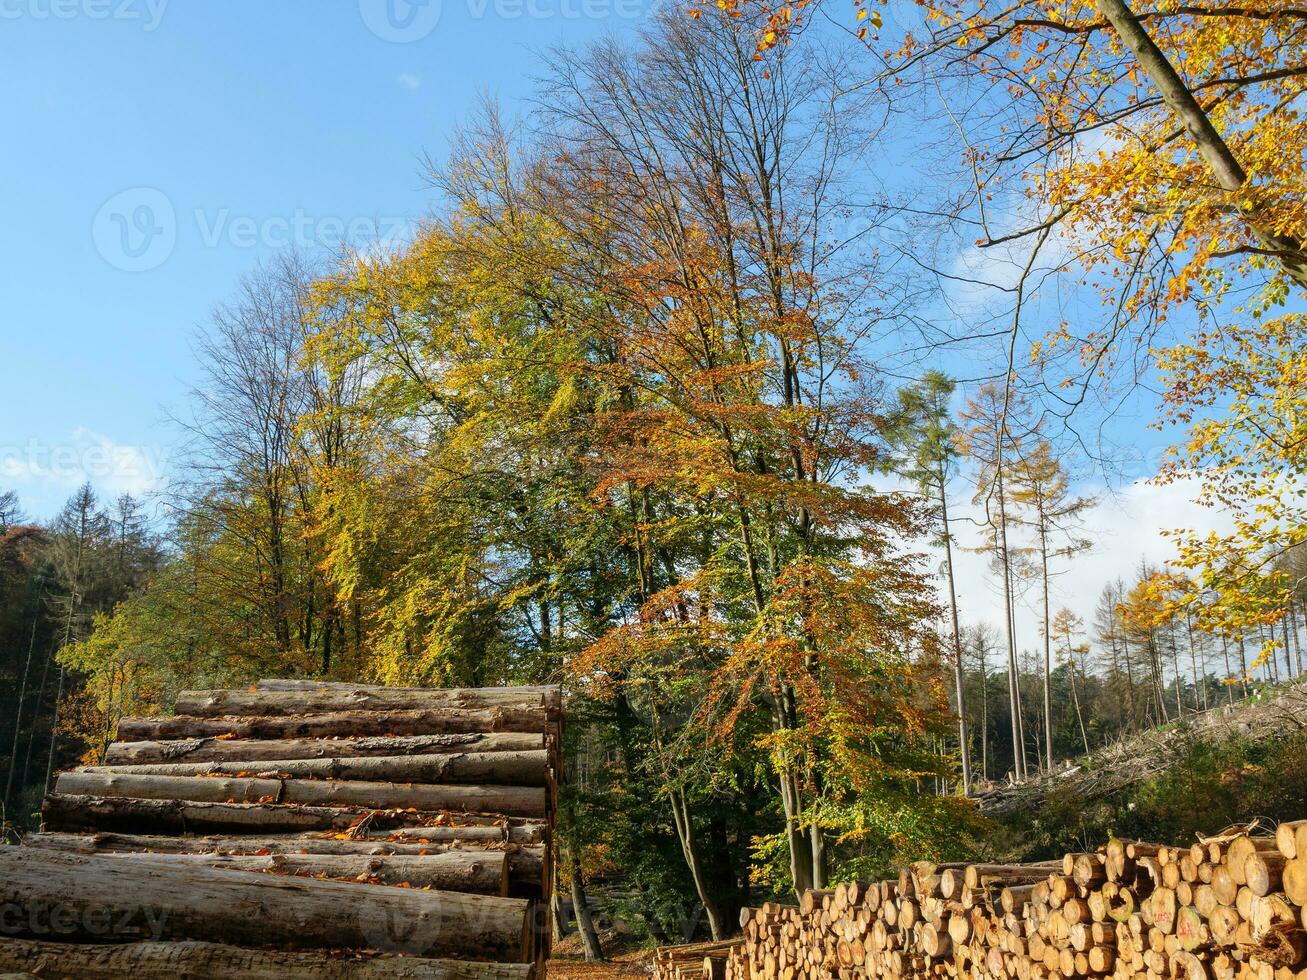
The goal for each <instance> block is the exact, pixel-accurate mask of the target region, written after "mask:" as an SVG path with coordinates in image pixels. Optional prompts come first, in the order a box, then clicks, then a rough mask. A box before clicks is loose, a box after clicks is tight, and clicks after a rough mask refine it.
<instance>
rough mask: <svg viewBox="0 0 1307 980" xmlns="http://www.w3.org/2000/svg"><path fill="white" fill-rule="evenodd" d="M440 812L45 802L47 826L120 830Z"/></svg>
mask: <svg viewBox="0 0 1307 980" xmlns="http://www.w3.org/2000/svg"><path fill="white" fill-rule="evenodd" d="M438 817H440V814H438V813H423V812H419V813H407V812H403V811H386V812H384V813H383V812H372V813H369V811H368V810H366V809H360V808H354V809H350V808H343V807H325V806H295V805H283V806H258V805H254V804H249V803H196V802H191V801H188V800H166V799H165V800H155V799H121V798H103V797H97V796H75V795H67V794H62V793H51V794H49V795H47V796H46V798H45V800H44V801H43V802H42V803H41V819H42V823H43V825H44V826H45V828H46V829H48V830H87V831H96V830H104V831H117V832H119V833H128V834H132V833H151V832H158V833H173V834H196V833H198V834H204V833H238V834H239V833H262V834H287V833H304V832H308V831H313V830H336V831H344V830H348V829H350V827H352V826H354V825H355V824H357V823H358V822H359V821H360V820H363V819H365V818H368V819H369V820H370V822H371V825H372V826H373V827H378V826H381V827H385V826H392V827H401V826H413V825H421V824H423V823H425V822H428V821H432V820H435V819H437V818H438Z"/></svg>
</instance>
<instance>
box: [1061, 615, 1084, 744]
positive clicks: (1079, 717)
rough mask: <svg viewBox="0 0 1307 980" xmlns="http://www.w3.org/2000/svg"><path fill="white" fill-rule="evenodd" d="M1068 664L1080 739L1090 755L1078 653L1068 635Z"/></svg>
mask: <svg viewBox="0 0 1307 980" xmlns="http://www.w3.org/2000/svg"><path fill="white" fill-rule="evenodd" d="M1066 659H1067V666H1068V667H1069V668H1070V670H1071V699H1072V701H1074V702H1075V706H1076V720H1077V721H1078V722H1080V740H1081V741H1082V742H1083V743H1084V746H1085V755H1089V733H1088V732H1087V731H1085V716H1084V715H1083V714H1082V713H1081V711H1080V694H1079V692H1078V690H1077V688H1076V655H1075V653H1074V652H1073V651H1072V650H1071V637H1070V636H1068V637H1067V651H1066Z"/></svg>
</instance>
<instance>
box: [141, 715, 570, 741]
mask: <svg viewBox="0 0 1307 980" xmlns="http://www.w3.org/2000/svg"><path fill="white" fill-rule="evenodd" d="M547 724H548V719H547V718H546V717H545V715H544V714H543V713H542V712H541V711H540V710H539V709H535V708H519V707H511V706H500V707H496V708H426V709H416V710H407V711H373V710H371V709H366V708H365V709H360V710H356V711H332V712H324V713H322V714H310V715H304V716H301V715H282V716H279V717H266V718H265V717H257V716H255V717H233V716H216V717H205V718H195V717H191V716H187V715H178V716H172V717H167V718H124V719H123V720H122V721H120V722H119V723H118V737H119V738H120V739H122V740H123V741H127V742H140V741H158V740H167V739H184V738H206V737H214V738H216V737H218V736H224V735H226V736H231V737H232V738H235V739H252V738H270V739H301V738H331V737H333V736H340V737H346V738H358V737H362V736H365V735H367V736H390V735H434V734H446V735H450V736H462V737H464V738H468V739H471V738H473V736H472V735H469V734H467V733H469V732H530V733H543V732H544V730H545V727H546V726H547Z"/></svg>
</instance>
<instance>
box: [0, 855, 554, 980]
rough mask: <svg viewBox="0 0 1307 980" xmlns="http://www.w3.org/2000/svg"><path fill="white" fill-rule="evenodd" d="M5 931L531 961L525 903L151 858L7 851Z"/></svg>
mask: <svg viewBox="0 0 1307 980" xmlns="http://www.w3.org/2000/svg"><path fill="white" fill-rule="evenodd" d="M3 905H8V906H9V907H10V908H11V909H19V910H24V911H26V912H27V913H28V914H27V915H24V916H18V917H17V922H16V923H15V922H14V918H15V917H10V921H9V922H7V923H6V928H13V929H14V931H15V932H18V933H20V934H22V935H25V936H26V937H28V938H34V939H56V938H57V939H85V940H92V941H95V940H99V941H103V940H105V939H107V938H108V939H114V940H117V941H120V942H122V941H129V940H133V939H142V938H148V939H154V940H159V939H195V940H201V941H205V942H224V943H231V944H233V945H251V946H271V947H276V948H280V949H330V948H341V947H345V948H355V949H377V950H383V951H388V952H407V953H412V954H414V955H428V956H449V955H454V956H468V957H482V958H487V959H492V960H496V961H507V962H524V961H525V960H526V958H527V952H528V944H529V928H528V926H529V921H528V915H527V907H528V903H527V902H525V901H522V900H519V899H512V898H500V897H497V896H495V897H492V896H486V895H467V894H461V893H458V892H444V891H439V892H438V891H425V890H421V889H410V888H380V887H367V886H360V885H354V884H349V883H347V882H340V881H322V880H319V879H316V878H299V877H295V878H291V877H282V876H277V875H266V874H250V873H248V872H243V871H228V870H225V869H215V868H205V867H191V866H189V865H183V864H179V863H178V862H176V861H173V860H169V859H167V858H166V857H165V858H154V857H152V856H150V855H117V854H100V855H94V856H90V857H87V856H82V855H73V854H60V853H57V852H54V851H40V850H36V849H32V848H22V847H6V848H0V906H3Z"/></svg>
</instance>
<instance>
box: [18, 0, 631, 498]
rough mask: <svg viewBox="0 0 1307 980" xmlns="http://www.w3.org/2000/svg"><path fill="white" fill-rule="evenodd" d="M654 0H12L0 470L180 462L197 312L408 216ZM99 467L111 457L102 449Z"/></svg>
mask: <svg viewBox="0 0 1307 980" xmlns="http://www.w3.org/2000/svg"><path fill="white" fill-rule="evenodd" d="M651 2H653V0H426V2H425V3H424V4H422V5H418V6H410V5H409V4H408V2H407V0H0V85H2V86H3V91H4V92H5V98H4V101H3V105H2V106H0V131H2V132H4V133H5V135H6V149H5V152H4V153H3V154H0V194H2V195H3V214H4V223H3V231H0V268H3V269H4V275H3V283H4V289H3V295H4V301H3V306H2V307H0V359H2V360H3V363H4V372H3V378H4V382H3V387H0V465H2V466H3V469H2V470H0V486H7V487H13V488H15V489H17V490H18V491H19V493H20V494H21V497H22V500H23V503H24V506H25V508H26V510H27V511H28V512H29V513H30V514H33V515H34V516H37V517H45V516H49V515H51V514H52V513H53V512H54V511H55V510H57V509H58V507H59V505H60V504H61V503H62V501H63V500H64V498H65V497H66V496H67V495H68V493H69V492H70V491H71V490H72V489H73V487H74V486H75V484H76V483H77V482H79V481H80V473H79V472H78V469H79V467H80V468H81V469H84V470H88V471H90V475H92V476H95V477H97V479H96V481H95V482H97V484H100V485H102V487H103V489H104V490H106V491H108V492H118V491H121V490H139V489H144V488H145V487H146V486H147V485H148V483H149V481H150V479H151V477H152V476H153V474H154V471H155V470H157V469H159V468H160V467H166V465H167V458H168V455H169V447H170V446H171V445H173V444H174V443H175V441H176V432H175V430H173V429H172V428H171V427H170V425H169V424H168V423H167V421H166V420H167V416H168V412H169V411H170V410H172V411H178V410H181V409H183V408H184V405H185V395H186V391H187V388H188V385H189V379H190V378H191V377H192V376H193V374H194V371H195V367H194V362H193V360H192V356H191V342H192V338H193V331H194V328H195V326H196V325H197V324H200V323H202V322H203V321H204V319H205V317H206V316H207V314H208V312H209V310H210V309H211V308H212V307H213V306H214V305H215V304H216V303H218V302H220V301H221V300H223V299H224V298H225V297H226V296H228V295H229V294H230V293H231V290H232V287H233V283H234V282H235V280H236V278H237V277H238V276H239V275H240V274H241V273H242V272H244V271H247V270H248V269H250V268H251V267H252V266H253V265H254V264H255V262H257V260H258V259H259V257H260V255H263V254H266V253H267V252H268V251H269V250H271V249H272V248H275V247H277V246H278V245H281V244H284V243H286V242H293V243H297V244H301V245H307V246H309V247H312V246H315V245H322V244H324V243H325V244H330V243H331V242H333V241H335V240H337V239H339V238H340V237H341V236H342V231H343V232H344V234H346V235H349V234H350V233H353V236H354V237H355V238H356V239H357V238H372V237H377V236H378V235H380V236H393V235H396V234H398V235H400V236H402V235H403V234H404V233H405V227H406V222H407V221H410V220H412V219H413V218H415V217H420V216H421V215H422V214H423V213H424V212H425V211H426V210H427V209H428V208H429V207H430V204H431V192H430V190H429V189H428V188H427V187H425V186H424V184H423V182H422V179H421V177H420V173H419V170H420V162H419V161H420V158H421V156H422V155H423V154H424V153H431V154H432V155H433V156H435V157H436V158H440V157H442V156H443V154H444V149H445V146H446V138H447V136H448V134H449V133H450V131H451V129H452V127H453V126H454V125H455V124H456V123H457V122H458V120H459V119H460V118H461V117H463V116H464V115H465V113H466V112H467V111H468V109H469V108H470V107H471V106H472V105H473V104H474V103H475V101H476V99H477V98H478V96H479V95H481V94H482V93H490V94H491V95H494V96H498V97H499V98H501V99H502V100H503V101H504V102H505V103H506V105H507V106H508V107H509V108H510V110H511V109H512V108H513V107H514V106H520V105H521V103H522V100H523V99H524V98H525V97H527V96H528V95H529V94H530V92H531V91H532V82H531V76H532V74H533V73H535V71H536V65H537V64H538V60H537V57H536V54H535V53H536V52H539V51H542V50H545V49H548V48H549V47H551V46H554V45H557V44H560V43H567V44H571V43H581V42H583V41H585V40H586V39H588V38H593V37H595V36H597V35H599V34H601V33H603V32H608V31H611V32H615V33H617V34H622V33H631V32H633V31H634V30H636V28H637V26H638V24H639V22H640V20H641V18H642V16H644V15H645V14H646V12H647V10H648V8H649V5H650V3H651ZM105 461H108V464H107V465H106V462H105Z"/></svg>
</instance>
